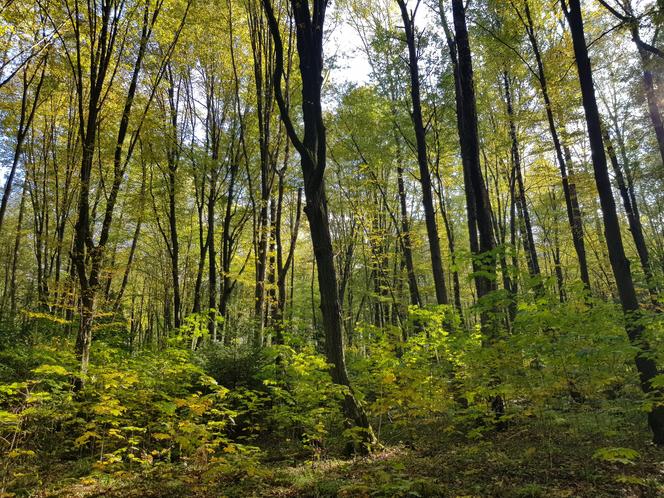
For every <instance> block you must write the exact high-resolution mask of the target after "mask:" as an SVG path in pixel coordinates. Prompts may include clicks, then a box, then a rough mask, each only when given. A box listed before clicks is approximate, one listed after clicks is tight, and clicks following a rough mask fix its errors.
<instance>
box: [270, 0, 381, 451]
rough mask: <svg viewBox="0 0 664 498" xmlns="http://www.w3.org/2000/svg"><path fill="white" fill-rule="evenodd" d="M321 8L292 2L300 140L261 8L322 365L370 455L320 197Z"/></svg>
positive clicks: (278, 52)
mask: <svg viewBox="0 0 664 498" xmlns="http://www.w3.org/2000/svg"><path fill="white" fill-rule="evenodd" d="M326 7H327V0H314V2H313V11H311V12H310V9H309V2H300V1H297V0H291V9H292V15H293V17H294V21H295V23H294V24H295V26H296V39H297V51H298V53H299V56H300V75H301V77H302V118H303V121H304V136H303V138H302V139H301V138H300V137H299V136H298V134H297V132H296V131H295V128H294V126H293V123H292V121H291V117H290V115H289V113H288V108H287V105H286V102H285V100H284V98H283V95H282V93H281V79H282V77H283V60H284V53H283V45H282V41H281V33H280V28H279V23H278V22H277V19H276V17H275V13H274V10H273V7H272V3H271V1H270V0H263V8H264V10H265V13H266V15H267V20H268V24H269V28H270V33H271V36H272V40H273V41H274V46H275V56H276V58H275V67H274V90H275V97H276V100H277V104H278V106H279V112H280V115H281V119H282V122H283V123H284V127H285V128H286V131H287V133H288V137H289V138H290V140H291V142H292V143H293V145H294V147H295V148H296V150H297V151H298V153H299V155H300V162H301V167H302V175H303V177H304V191H305V196H306V205H305V213H306V215H307V219H308V220H309V229H310V232H311V241H312V245H313V249H314V255H315V258H316V266H317V268H318V289H319V292H320V299H321V311H322V315H323V327H324V330H325V351H326V355H327V360H328V362H329V363H330V364H331V365H332V367H331V376H332V380H333V382H335V383H336V384H340V385H343V386H346V387H347V390H346V394H345V396H344V402H343V409H344V414H345V416H346V418H347V420H349V421H350V422H351V423H352V424H354V425H355V426H356V427H358V428H359V429H361V431H360V432H361V442H360V444H359V447H357V448H356V450H357V451H360V452H369V451H371V447H372V446H373V445H374V444H375V441H376V438H375V436H374V433H373V430H372V428H371V425H370V424H369V420H368V417H367V414H366V412H365V411H364V409H363V407H362V405H361V404H360V403H359V402H358V401H357V399H356V398H355V396H354V394H353V390H352V388H351V384H350V379H349V378H348V373H347V370H346V362H345V357H344V341H343V331H342V324H341V310H340V306H339V295H338V290H337V277H336V269H335V265H334V254H333V251H332V238H331V236H330V227H329V221H328V212H327V201H326V197H325V182H324V173H325V166H326V140H325V125H324V122H323V109H322V105H321V86H322V82H323V78H322V71H323V24H324V21H325V11H326Z"/></svg>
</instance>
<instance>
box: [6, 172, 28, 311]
mask: <svg viewBox="0 0 664 498" xmlns="http://www.w3.org/2000/svg"><path fill="white" fill-rule="evenodd" d="M25 193H26V185H25V183H24V184H23V189H22V192H21V203H20V204H19V207H18V221H17V222H16V239H14V251H13V255H12V268H11V278H10V281H9V315H10V317H11V320H12V321H13V320H14V317H15V316H16V301H17V295H18V292H17V284H16V271H17V268H18V258H19V255H20V249H21V239H22V237H23V214H24V212H25V197H26V195H25Z"/></svg>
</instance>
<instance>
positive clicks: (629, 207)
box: [602, 127, 657, 305]
mask: <svg viewBox="0 0 664 498" xmlns="http://www.w3.org/2000/svg"><path fill="white" fill-rule="evenodd" d="M602 134H603V138H604V145H605V146H606V152H607V154H608V155H609V160H610V161H611V166H612V168H613V173H614V175H615V178H616V183H617V184H618V191H619V192H620V196H621V197H622V201H623V206H624V208H625V213H626V214H627V222H628V223H629V231H630V232H632V238H633V239H634V245H635V246H636V252H637V254H638V255H639V261H640V262H641V268H642V269H643V274H644V275H645V277H646V285H647V286H648V292H649V293H650V298H651V300H652V302H653V304H654V305H657V285H656V284H655V281H654V275H653V272H652V267H651V266H650V255H649V254H648V246H647V245H646V240H645V237H644V235H643V226H642V225H641V219H640V217H639V215H638V209H637V207H636V204H634V202H633V201H634V199H633V197H632V196H630V192H629V189H628V187H627V184H626V182H625V176H624V175H623V172H622V168H621V167H620V163H619V162H618V157H617V156H616V151H615V149H614V148H613V144H612V142H611V138H610V137H609V132H608V131H607V129H606V128H604V127H603V128H602Z"/></svg>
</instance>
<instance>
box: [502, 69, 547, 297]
mask: <svg viewBox="0 0 664 498" xmlns="http://www.w3.org/2000/svg"><path fill="white" fill-rule="evenodd" d="M503 83H504V86H505V102H506V104H507V116H508V119H509V124H510V139H511V142H512V161H513V165H514V172H515V180H516V187H517V195H516V199H515V200H516V203H517V205H518V206H519V215H520V217H521V219H522V220H523V231H524V233H523V248H524V250H525V251H526V261H527V263H528V272H529V273H530V276H531V277H532V278H533V279H534V280H535V290H536V292H537V293H538V294H542V292H543V287H542V282H541V281H540V278H541V272H540V266H539V260H538V258H537V249H536V247H535V238H534V237H533V227H532V224H531V222H530V213H529V212H528V204H527V202H526V190H525V188H524V185H523V175H522V170H521V153H520V151H519V139H518V137H517V133H516V124H515V119H514V107H513V105H512V92H511V89H510V80H509V76H508V74H507V73H503Z"/></svg>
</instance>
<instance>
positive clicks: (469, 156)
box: [452, 0, 496, 299]
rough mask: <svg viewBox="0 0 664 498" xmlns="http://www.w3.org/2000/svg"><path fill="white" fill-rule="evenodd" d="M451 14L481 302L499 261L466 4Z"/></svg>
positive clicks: (457, 0)
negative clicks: (482, 151)
mask: <svg viewBox="0 0 664 498" xmlns="http://www.w3.org/2000/svg"><path fill="white" fill-rule="evenodd" d="M452 10H453V17H454V28H455V32H456V39H455V41H456V51H457V57H458V59H457V84H456V92H457V110H458V111H459V112H460V119H459V142H460V144H461V155H462V158H463V163H464V180H465V182H466V189H467V190H466V195H467V202H468V205H469V206H472V209H469V217H468V218H469V230H470V232H471V240H472V239H473V238H475V240H477V242H478V244H477V247H476V251H475V256H480V255H482V258H485V261H483V262H482V263H480V265H481V267H482V270H483V271H482V272H481V273H478V272H476V275H475V285H476V288H477V295H478V298H480V299H481V298H482V297H484V296H486V295H487V294H488V293H490V292H492V291H494V290H495V289H496V279H495V264H496V261H495V254H493V252H494V251H493V250H494V248H495V239H494V233H493V223H492V218H491V205H490V203H489V194H488V191H487V189H486V185H485V183H484V177H483V175H482V170H481V167H480V149H479V136H478V129H477V110H476V104H475V89H474V82H473V66H472V55H471V51H470V43H469V40H468V29H467V26H466V12H465V7H464V5H463V1H462V0H453V1H452ZM470 212H472V215H470ZM473 233H476V234H477V236H473Z"/></svg>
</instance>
